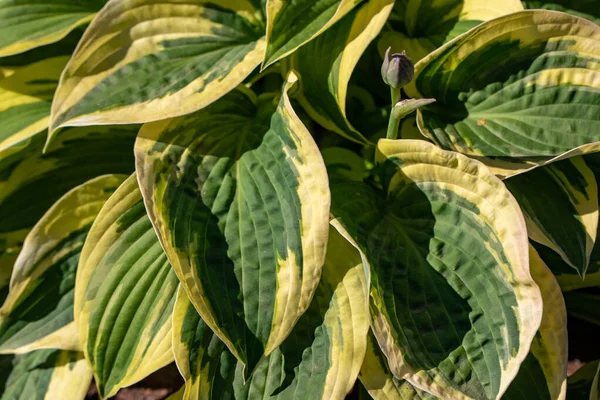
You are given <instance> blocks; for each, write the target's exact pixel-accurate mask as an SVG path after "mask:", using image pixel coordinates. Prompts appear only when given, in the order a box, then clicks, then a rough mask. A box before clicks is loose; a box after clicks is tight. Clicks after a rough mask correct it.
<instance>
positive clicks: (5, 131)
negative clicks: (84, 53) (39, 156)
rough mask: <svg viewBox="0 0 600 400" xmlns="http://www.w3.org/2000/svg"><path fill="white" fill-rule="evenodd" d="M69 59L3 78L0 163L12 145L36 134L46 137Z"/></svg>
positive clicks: (39, 64) (0, 83)
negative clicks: (54, 95)
mask: <svg viewBox="0 0 600 400" xmlns="http://www.w3.org/2000/svg"><path fill="white" fill-rule="evenodd" d="M68 60H69V57H65V56H61V57H54V58H48V59H45V60H41V61H38V62H36V63H33V64H31V65H28V66H26V67H23V68H21V69H19V70H18V71H16V72H15V73H14V74H12V75H11V76H10V77H8V78H6V79H0V119H1V120H2V125H0V160H1V159H3V158H5V157H6V154H5V153H6V150H7V149H9V148H10V147H11V146H15V145H17V144H18V143H19V142H22V141H23V140H25V139H27V138H30V137H31V136H33V135H35V134H43V135H44V136H45V134H46V133H45V130H46V129H47V128H48V122H49V120H50V106H51V102H52V96H53V94H54V91H55V89H56V86H57V85H58V79H59V78H60V74H61V72H62V70H63V68H64V67H65V65H66V64H67V61H68Z"/></svg>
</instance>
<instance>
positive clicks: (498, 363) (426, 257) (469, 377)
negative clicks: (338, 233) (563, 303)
mask: <svg viewBox="0 0 600 400" xmlns="http://www.w3.org/2000/svg"><path fill="white" fill-rule="evenodd" d="M378 149H379V155H378V159H379V161H380V162H383V164H382V165H381V166H380V168H385V169H386V172H389V174H388V176H389V178H388V177H386V176H384V178H385V179H384V180H383V182H384V183H386V188H385V189H384V190H381V189H377V188H375V187H372V186H367V185H364V184H356V183H342V184H337V185H333V187H332V196H333V197H332V214H333V215H334V216H335V217H336V218H337V219H338V220H339V221H340V222H341V224H342V225H344V227H345V228H346V229H347V230H348V231H349V232H350V234H351V235H352V237H353V238H354V240H356V242H357V245H358V246H359V247H360V249H361V251H362V252H363V253H364V255H365V259H366V261H367V262H368V263H369V264H370V271H371V306H370V310H371V319H372V320H371V326H372V328H373V331H374V334H375V336H376V337H377V339H378V342H379V343H380V345H381V347H382V351H383V352H384V354H385V355H386V357H387V359H388V360H389V365H390V368H391V371H392V372H393V374H394V376H396V377H397V378H402V379H406V380H407V381H409V382H410V383H411V384H412V385H414V386H416V387H418V388H419V389H421V390H425V391H427V392H430V393H432V394H434V395H435V396H438V397H441V398H473V399H498V398H500V397H501V396H502V394H503V393H504V391H505V390H506V388H507V387H508V385H509V384H510V382H511V381H512V379H513V378H514V377H515V375H516V374H517V371H518V369H519V366H520V364H521V362H522V361H523V360H524V359H525V357H526V356H527V353H528V352H529V346H530V343H531V341H532V340H533V337H534V335H535V332H536V331H537V330H538V328H539V324H540V320H541V316H542V299H541V295H540V291H539V288H538V287H537V285H536V284H535V282H534V281H533V279H532V278H531V275H530V273H529V268H528V257H529V255H528V242H527V231H526V227H525V221H524V218H523V216H522V214H521V211H520V209H519V206H518V204H517V202H516V201H515V200H514V198H513V197H512V196H511V195H510V193H509V192H508V190H507V189H506V187H505V186H504V184H503V183H502V181H500V180H499V179H498V178H496V177H495V176H494V175H492V174H491V172H490V171H489V170H488V169H487V168H486V167H485V166H484V165H483V164H481V163H479V162H477V161H474V160H472V159H470V158H468V157H466V156H463V155H460V154H458V153H453V152H448V151H444V150H440V149H439V148H437V147H436V146H434V145H432V144H430V143H427V142H425V141H422V140H380V141H379V144H378ZM382 175H384V174H383V173H382ZM387 181H389V183H387ZM498 299H502V300H501V301H498Z"/></svg>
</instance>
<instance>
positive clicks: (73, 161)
mask: <svg viewBox="0 0 600 400" xmlns="http://www.w3.org/2000/svg"><path fill="white" fill-rule="evenodd" d="M1 82H2V81H0V83H1ZM137 131H138V128H137V127H135V126H122V127H115V126H105V127H90V128H69V129H65V130H64V131H63V134H62V135H61V137H60V138H59V139H58V140H57V141H56V142H55V143H53V144H52V145H51V146H50V147H49V148H47V149H46V153H45V154H43V153H42V149H43V148H44V143H45V141H46V134H45V133H42V134H36V135H33V136H31V137H29V138H28V139H25V140H22V141H21V142H19V143H17V144H15V145H13V146H11V147H9V148H8V149H6V150H3V151H0V275H2V276H6V274H7V272H8V271H9V270H10V269H12V265H13V264H14V260H15V258H16V256H17V254H18V253H19V250H20V248H21V246H22V244H23V240H24V239H25V236H26V235H27V233H28V232H29V230H30V229H31V228H32V227H33V225H35V224H36V222H37V221H38V220H39V219H40V218H41V217H42V215H44V213H45V212H46V211H47V210H48V209H49V208H50V206H52V204H54V202H55V201H57V200H58V199H59V198H60V197H61V196H62V195H63V194H65V193H66V192H67V191H69V190H70V189H72V188H73V187H75V186H77V185H80V184H82V183H83V182H85V181H87V180H89V179H91V178H94V177H96V176H99V175H103V174H109V173H116V174H121V173H123V174H130V173H131V172H132V171H133V170H134V160H133V152H132V148H133V143H134V140H135V136H136V134H137ZM32 199H35V201H32ZM0 288H1V285H0ZM0 290H1V289H0Z"/></svg>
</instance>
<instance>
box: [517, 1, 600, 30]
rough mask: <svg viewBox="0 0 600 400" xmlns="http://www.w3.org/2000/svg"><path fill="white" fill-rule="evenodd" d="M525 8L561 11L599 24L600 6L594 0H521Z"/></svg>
mask: <svg viewBox="0 0 600 400" xmlns="http://www.w3.org/2000/svg"><path fill="white" fill-rule="evenodd" d="M523 5H524V6H525V8H533V9H535V8H542V9H546V10H554V11H563V12H566V13H569V14H573V15H576V16H578V17H581V18H585V19H589V20H590V21H593V22H595V23H597V24H600V7H598V3H597V2H596V0H549V1H543V0H542V1H536V0H533V1H529V0H527V1H523Z"/></svg>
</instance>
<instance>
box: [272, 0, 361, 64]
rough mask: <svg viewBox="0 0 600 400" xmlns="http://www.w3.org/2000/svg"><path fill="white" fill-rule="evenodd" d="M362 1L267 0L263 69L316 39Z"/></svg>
mask: <svg viewBox="0 0 600 400" xmlns="http://www.w3.org/2000/svg"><path fill="white" fill-rule="evenodd" d="M360 2H361V0H322V1H318V2H315V1H311V0H298V1H286V0H267V1H266V4H267V47H266V52H265V57H264V61H263V68H266V67H268V66H269V65H271V64H273V63H274V62H275V61H277V60H279V59H281V58H283V57H285V56H287V55H289V54H291V53H292V52H294V51H295V50H296V49H297V48H298V47H300V46H302V45H303V44H305V43H307V42H308V41H310V40H312V39H314V38H315V37H317V36H318V35H319V34H321V33H322V32H324V31H325V30H326V29H328V28H329V27H330V26H332V25H333V24H335V23H336V22H337V21H339V20H340V19H341V18H342V17H343V16H344V15H346V14H347V13H349V12H350V11H351V10H352V9H353V8H354V7H356V6H357V5H358V4H359V3H360Z"/></svg>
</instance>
